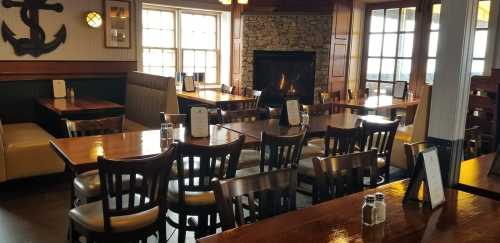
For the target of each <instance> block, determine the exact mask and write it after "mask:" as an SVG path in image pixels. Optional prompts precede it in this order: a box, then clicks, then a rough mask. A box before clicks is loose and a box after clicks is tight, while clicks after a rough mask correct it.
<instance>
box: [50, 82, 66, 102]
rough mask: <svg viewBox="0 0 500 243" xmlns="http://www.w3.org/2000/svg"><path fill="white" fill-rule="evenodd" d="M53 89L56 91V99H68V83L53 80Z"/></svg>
mask: <svg viewBox="0 0 500 243" xmlns="http://www.w3.org/2000/svg"><path fill="white" fill-rule="evenodd" d="M52 89H53V91H54V98H64V97H66V81H64V80H52Z"/></svg>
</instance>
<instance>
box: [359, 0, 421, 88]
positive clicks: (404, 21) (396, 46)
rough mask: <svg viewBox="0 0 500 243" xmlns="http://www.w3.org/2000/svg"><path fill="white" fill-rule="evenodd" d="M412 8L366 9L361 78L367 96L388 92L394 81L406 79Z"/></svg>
mask: <svg viewBox="0 0 500 243" xmlns="http://www.w3.org/2000/svg"><path fill="white" fill-rule="evenodd" d="M415 9H416V8H415V7H413V6H411V7H402V8H385V9H373V10H370V11H369V12H368V19H369V20H368V21H369V31H368V36H367V43H368V44H367V50H366V60H365V73H366V77H365V79H366V87H367V88H369V89H370V94H371V95H392V91H393V86H394V82H395V81H406V82H408V81H409V80H410V73H411V64H412V55H413V37H414V31H415Z"/></svg>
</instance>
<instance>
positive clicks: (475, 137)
mask: <svg viewBox="0 0 500 243" xmlns="http://www.w3.org/2000/svg"><path fill="white" fill-rule="evenodd" d="M481 144H482V141H481V129H480V127H479V126H473V127H471V128H467V129H465V136H464V159H471V158H475V157H478V156H479V155H481Z"/></svg>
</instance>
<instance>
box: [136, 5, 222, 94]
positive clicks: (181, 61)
mask: <svg viewBox="0 0 500 243" xmlns="http://www.w3.org/2000/svg"><path fill="white" fill-rule="evenodd" d="M220 16H221V14H220V13H218V12H209V11H203V12H201V11H191V10H181V9H166V8H165V9H162V8H159V7H151V8H145V9H143V11H142V18H143V37H142V39H143V61H142V62H143V71H144V72H146V73H152V74H156V75H163V76H170V77H175V74H176V72H185V73H186V74H187V75H192V74H193V72H203V73H205V81H206V82H207V83H213V84H216V83H219V81H220V68H219V66H220V65H219V63H220V62H219V59H220V58H219V55H220V48H219V46H220V44H219V40H220V37H219V36H220V35H219V31H218V30H219V29H220V26H219V23H220Z"/></svg>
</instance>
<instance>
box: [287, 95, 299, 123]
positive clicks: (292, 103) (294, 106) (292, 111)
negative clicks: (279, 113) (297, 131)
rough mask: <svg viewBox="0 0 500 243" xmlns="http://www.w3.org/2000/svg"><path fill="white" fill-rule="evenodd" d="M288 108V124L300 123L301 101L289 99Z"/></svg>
mask: <svg viewBox="0 0 500 243" xmlns="http://www.w3.org/2000/svg"><path fill="white" fill-rule="evenodd" d="M286 110H287V113H288V114H287V116H288V124H290V126H298V125H300V111H299V101H298V100H287V101H286Z"/></svg>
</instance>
